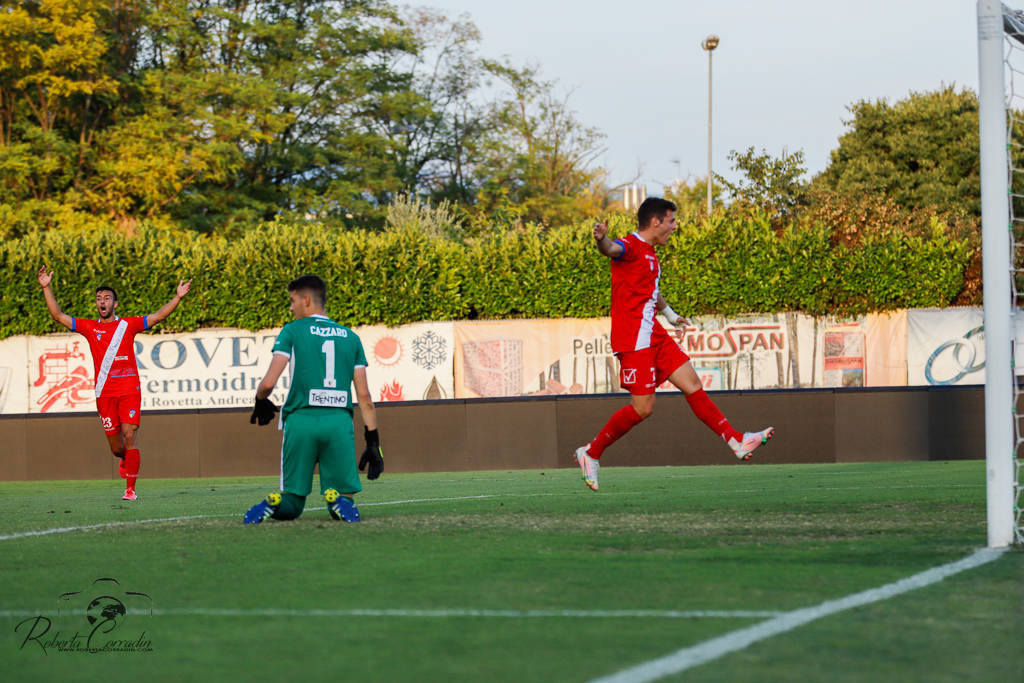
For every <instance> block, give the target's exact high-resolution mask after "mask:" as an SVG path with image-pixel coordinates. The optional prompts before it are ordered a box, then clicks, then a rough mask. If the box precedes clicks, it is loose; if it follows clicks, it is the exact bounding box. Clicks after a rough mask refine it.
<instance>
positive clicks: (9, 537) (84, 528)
mask: <svg viewBox="0 0 1024 683" xmlns="http://www.w3.org/2000/svg"><path fill="white" fill-rule="evenodd" d="M499 495H501V494H484V495H479V496H456V497H453V498H411V499H409V500H389V501H384V502H379V503H360V504H359V507H370V506H373V505H405V504H408V503H435V502H444V501H449V500H476V499H478V498H497V497H498V496H499ZM504 495H517V494H504ZM527 495H531V494H527ZM532 495H536V496H543V495H558V494H544V493H536V494H532ZM326 509H327V508H326V507H315V508H306V510H326ZM240 514H241V513H238V514H230V515H183V516H181V517H157V518H154V519H136V520H130V521H124V522H103V523H102V524H84V525H82V526H62V527H57V528H54V529H39V530H38V531H19V532H18V533H15V534H7V535H5V536H0V541H10V540H12V539H15V538H27V537H29V536H48V535H50V534H67V533H70V532H72V531H90V530H92V529H109V528H111V527H118V526H134V525H137V524H154V523H157V522H181V521H184V520H187V519H211V518H212V519H216V518H219V517H238V516H239V515H240Z"/></svg>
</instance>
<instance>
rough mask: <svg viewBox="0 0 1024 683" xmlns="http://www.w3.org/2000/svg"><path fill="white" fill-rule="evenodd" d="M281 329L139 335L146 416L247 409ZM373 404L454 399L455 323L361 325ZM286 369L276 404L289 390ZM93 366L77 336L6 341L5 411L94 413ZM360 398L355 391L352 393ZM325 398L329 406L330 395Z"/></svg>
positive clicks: (0, 394)
mask: <svg viewBox="0 0 1024 683" xmlns="http://www.w3.org/2000/svg"><path fill="white" fill-rule="evenodd" d="M279 331H280V330H279V329H269V330H260V331H258V332H249V331H247V330H237V329H207V330H198V331H196V332H189V333H183V334H140V335H137V336H136V337H135V358H136V362H137V364H138V368H139V386H140V388H141V390H142V408H143V410H196V409H213V408H232V407H248V406H251V405H252V402H253V396H254V394H255V393H256V386H257V385H258V384H259V382H260V380H261V379H262V378H263V375H264V374H265V373H266V371H267V367H268V366H269V365H270V359H271V355H272V352H271V349H272V347H273V343H274V340H275V339H276V338H277V333H278V332H279ZM355 331H356V333H357V334H358V335H359V337H360V339H361V340H362V342H363V346H364V349H365V351H366V357H367V361H368V363H369V368H368V373H367V374H368V378H369V384H370V391H371V395H372V396H373V398H374V400H375V401H400V400H414V399H422V398H450V397H451V396H452V394H453V388H452V346H453V340H452V338H453V332H452V323H450V322H449V323H419V324H415V325H406V326H403V327H400V328H386V327H383V326H366V327H360V328H356V330H355ZM288 378H289V373H288V372H285V373H283V375H282V377H281V379H280V380H279V382H278V384H277V387H276V388H275V390H274V392H273V393H272V394H271V400H272V401H274V402H275V403H277V404H281V403H282V402H283V401H284V399H285V396H286V395H287V392H288ZM94 390H95V368H94V366H93V360H92V356H91V354H90V352H89V348H88V344H87V343H86V341H85V339H84V338H83V337H82V336H81V335H78V334H73V333H65V334H53V335H47V336H45V337H31V336H20V337H11V338H8V339H3V340H0V414H23V413H66V412H92V411H95V409H96V401H95V392H94ZM353 396H354V393H353ZM324 400H329V399H327V398H325V399H324Z"/></svg>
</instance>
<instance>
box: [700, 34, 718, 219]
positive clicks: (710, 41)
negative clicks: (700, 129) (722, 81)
mask: <svg viewBox="0 0 1024 683" xmlns="http://www.w3.org/2000/svg"><path fill="white" fill-rule="evenodd" d="M700 46H701V47H702V48H704V49H705V50H706V51H707V53H708V218H709V219H710V218H711V53H712V52H713V51H714V49H715V48H716V47H718V36H716V35H715V34H714V33H712V34H711V35H709V36H708V37H707V38H705V39H704V42H703V43H701V44H700Z"/></svg>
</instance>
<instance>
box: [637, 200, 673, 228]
mask: <svg viewBox="0 0 1024 683" xmlns="http://www.w3.org/2000/svg"><path fill="white" fill-rule="evenodd" d="M675 210H676V205H675V204H673V203H672V202H670V201H669V200H667V199H662V198H661V197H648V198H647V199H645V200H644V201H643V203H642V204H641V205H640V208H639V209H637V210H636V224H637V227H639V228H646V227H647V224H648V223H650V222H651V220H653V219H657V220H659V221H660V220H661V219H663V218H664V217H665V214H667V213H668V212H669V211H675Z"/></svg>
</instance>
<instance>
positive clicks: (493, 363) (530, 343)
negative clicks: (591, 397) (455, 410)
mask: <svg viewBox="0 0 1024 683" xmlns="http://www.w3.org/2000/svg"><path fill="white" fill-rule="evenodd" d="M454 327H455V366H454V370H455V377H454V379H455V398H483V397H496V396H545V395H552V394H600V393H610V392H615V391H621V389H620V388H619V378H618V372H619V368H618V362H617V361H616V360H615V358H614V356H612V347H611V343H610V342H609V341H608V334H609V332H610V330H611V320H610V319H609V318H597V319H575V318H565V319H560V320H498V321H487V322H484V321H473V322H456V323H454Z"/></svg>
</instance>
